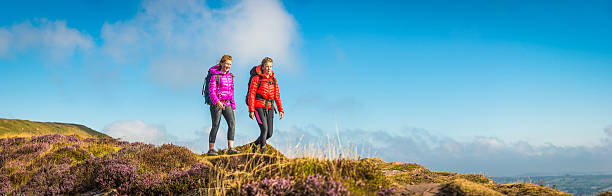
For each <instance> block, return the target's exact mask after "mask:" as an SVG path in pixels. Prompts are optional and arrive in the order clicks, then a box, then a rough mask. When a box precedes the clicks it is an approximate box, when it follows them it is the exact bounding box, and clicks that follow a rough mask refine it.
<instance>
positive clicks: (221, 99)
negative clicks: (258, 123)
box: [207, 55, 238, 156]
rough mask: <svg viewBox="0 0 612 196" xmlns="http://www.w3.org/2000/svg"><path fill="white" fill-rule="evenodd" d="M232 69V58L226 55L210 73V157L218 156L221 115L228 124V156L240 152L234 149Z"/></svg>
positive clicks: (234, 107) (234, 109) (234, 104)
mask: <svg viewBox="0 0 612 196" xmlns="http://www.w3.org/2000/svg"><path fill="white" fill-rule="evenodd" d="M231 67H232V56H230V55H224V56H223V57H221V60H220V61H219V64H218V65H215V66H213V67H211V68H210V69H209V70H208V71H209V72H210V74H211V77H210V81H209V82H208V96H209V97H210V102H211V103H212V104H211V105H210V116H211V118H212V127H211V128H210V136H209V138H208V142H209V143H208V149H209V150H208V153H207V154H208V156H216V155H217V152H216V151H215V149H214V148H215V139H216V137H217V131H218V130H219V123H220V122H221V115H223V117H224V118H225V122H227V146H228V150H227V154H237V153H238V151H237V150H236V149H233V148H232V145H233V144H234V127H235V121H234V112H235V111H236V102H235V101H234V75H232V73H230V72H229V70H230V68H231Z"/></svg>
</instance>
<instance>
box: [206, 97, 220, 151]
mask: <svg viewBox="0 0 612 196" xmlns="http://www.w3.org/2000/svg"><path fill="white" fill-rule="evenodd" d="M210 118H211V119H212V127H210V135H209V136H208V150H213V149H214V148H215V139H216V138H217V131H218V130H219V123H220V122H221V110H220V109H218V108H217V107H216V106H212V105H211V106H210Z"/></svg>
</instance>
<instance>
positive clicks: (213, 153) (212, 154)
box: [206, 149, 219, 156]
mask: <svg viewBox="0 0 612 196" xmlns="http://www.w3.org/2000/svg"><path fill="white" fill-rule="evenodd" d="M206 155H207V156H217V155H219V154H217V151H215V149H210V150H208V153H206Z"/></svg>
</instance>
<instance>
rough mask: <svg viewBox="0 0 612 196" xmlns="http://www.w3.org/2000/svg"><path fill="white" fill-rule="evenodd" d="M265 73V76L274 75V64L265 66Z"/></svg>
mask: <svg viewBox="0 0 612 196" xmlns="http://www.w3.org/2000/svg"><path fill="white" fill-rule="evenodd" d="M263 72H264V74H268V75H270V74H272V63H266V64H265V65H264V66H263Z"/></svg>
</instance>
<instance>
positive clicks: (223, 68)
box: [221, 60, 232, 72]
mask: <svg viewBox="0 0 612 196" xmlns="http://www.w3.org/2000/svg"><path fill="white" fill-rule="evenodd" d="M231 67H232V61H231V60H227V61H225V62H223V63H221V71H222V72H227V71H229V70H230V68H231Z"/></svg>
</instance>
